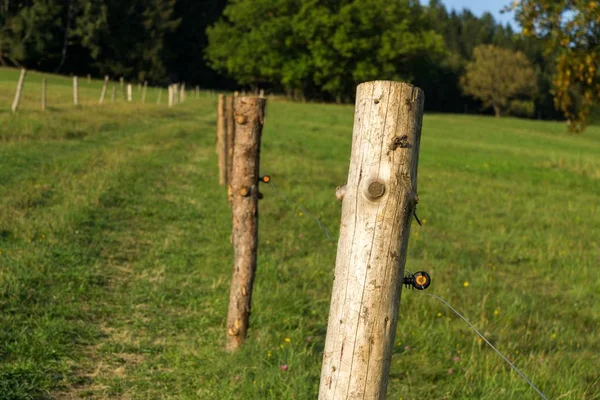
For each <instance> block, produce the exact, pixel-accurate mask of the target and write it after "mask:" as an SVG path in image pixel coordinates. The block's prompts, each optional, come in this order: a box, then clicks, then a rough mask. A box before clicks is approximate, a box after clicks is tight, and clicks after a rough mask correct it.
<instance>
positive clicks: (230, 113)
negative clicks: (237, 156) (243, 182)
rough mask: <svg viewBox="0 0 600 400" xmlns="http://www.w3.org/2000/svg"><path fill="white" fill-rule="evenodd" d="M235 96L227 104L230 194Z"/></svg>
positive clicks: (228, 99)
mask: <svg viewBox="0 0 600 400" xmlns="http://www.w3.org/2000/svg"><path fill="white" fill-rule="evenodd" d="M235 99H236V98H235V97H234V96H229V97H227V101H226V104H225V116H226V126H227V188H228V193H231V176H232V169H233V146H234V144H235V117H234V114H233V113H234V110H233V104H234V101H235ZM229 204H231V194H230V196H229Z"/></svg>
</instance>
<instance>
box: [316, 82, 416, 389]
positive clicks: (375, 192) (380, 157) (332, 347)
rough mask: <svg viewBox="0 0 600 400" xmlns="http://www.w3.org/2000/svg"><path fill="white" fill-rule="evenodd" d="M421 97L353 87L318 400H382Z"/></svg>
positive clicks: (392, 87) (388, 86) (396, 89)
mask: <svg viewBox="0 0 600 400" xmlns="http://www.w3.org/2000/svg"><path fill="white" fill-rule="evenodd" d="M423 104H424V94H423V92H422V91H421V89H419V88H416V87H414V86H412V85H409V84H406V83H399V82H390V81H374V82H366V83H363V84H361V85H359V86H358V89H357V95H356V111H355V118H354V134H353V139H352V154H351V159H350V170H349V173H348V183H347V184H346V187H345V189H343V190H342V189H338V195H337V197H338V199H342V217H341V218H342V219H341V228H340V239H339V242H338V251H337V257H336V265H335V278H334V282H333V292H332V295H331V309H330V313H329V322H328V326H327V337H326V341H325V349H324V354H323V367H322V370H321V382H320V390H319V399H322V400H325V399H332V400H333V399H335V400H338V399H384V398H385V395H386V389H387V383H388V375H389V370H390V363H391V359H392V349H393V346H394V337H395V334H396V323H397V318H398V308H399V303H400V293H401V289H402V281H403V277H404V265H405V262H406V251H407V247H408V236H409V232H410V226H411V221H412V215H413V212H414V209H415V207H416V203H417V162H418V158H419V145H420V137H421V124H422V115H423Z"/></svg>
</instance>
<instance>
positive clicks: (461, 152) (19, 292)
mask: <svg viewBox="0 0 600 400" xmlns="http://www.w3.org/2000/svg"><path fill="white" fill-rule="evenodd" d="M17 76H18V72H17V71H15V70H6V69H2V70H0V398H2V399H23V398H85V397H89V398H108V397H117V398H144V399H146V398H173V399H185V398H188V399H196V398H201V399H217V398H218V399H221V398H223V399H226V398H232V399H312V398H315V397H316V392H317V389H318V381H319V373H320V365H321V351H322V348H323V343H324V337H325V329H326V323H327V315H328V307H329V299H330V290H331V284H332V278H333V267H334V263H335V252H336V242H335V240H333V241H328V240H327V238H326V237H325V234H324V233H323V231H322V230H320V229H319V226H318V225H317V223H316V222H315V221H314V220H313V219H311V218H310V217H309V216H307V215H305V214H303V213H302V212H301V210H300V209H299V208H298V207H293V206H290V205H289V204H287V203H286V202H285V201H284V200H283V199H282V197H280V196H279V194H278V193H277V192H276V191H275V190H274V189H273V188H272V187H268V186H267V187H263V188H262V191H263V193H264V195H265V198H264V200H262V201H261V203H260V248H259V260H258V264H259V266H258V272H257V279H256V284H255V292H254V304H253V313H252V321H251V322H252V327H251V330H250V335H249V338H248V341H247V343H246V345H245V347H244V348H243V349H242V350H241V351H240V352H238V353H236V354H229V353H227V352H225V351H224V350H223V348H224V342H225V321H226V312H227V302H228V297H229V280H230V276H231V266H232V249H231V245H230V243H229V235H230V230H231V221H230V218H231V217H230V209H229V207H228V205H227V200H226V190H225V189H224V188H223V187H220V186H219V185H218V174H217V170H216V164H217V160H216V154H215V148H214V142H215V139H214V138H215V125H216V112H215V110H216V99H215V98H214V97H211V96H208V95H207V94H206V93H202V95H201V97H200V98H199V99H195V98H189V100H188V101H187V102H186V103H184V104H182V105H179V106H176V107H174V108H172V109H168V108H167V107H166V105H165V103H166V92H165V93H163V105H162V106H156V105H154V102H153V101H152V100H151V99H152V98H151V97H149V103H150V104H146V105H141V104H139V103H135V102H134V104H127V103H125V102H124V101H123V100H122V99H119V100H118V102H117V103H116V104H110V103H109V104H105V105H103V106H99V105H97V104H96V103H97V97H98V95H99V92H100V87H101V83H100V82H99V81H94V82H92V83H91V84H87V83H86V82H85V79H81V80H80V85H81V94H80V97H81V98H82V106H80V107H78V108H75V107H73V106H72V104H70V101H71V100H70V99H71V97H70V96H71V90H70V86H69V85H70V79H68V78H61V77H55V76H51V77H49V87H48V101H49V105H50V106H51V109H50V111H49V112H46V113H42V112H41V111H39V110H38V108H39V92H40V90H41V84H40V82H41V79H40V76H39V75H36V74H33V73H32V74H29V75H28V78H27V82H26V86H25V94H24V102H23V106H22V109H21V110H20V111H19V113H17V115H12V114H11V113H10V112H9V108H10V103H11V101H12V96H13V93H14V87H15V82H16V80H17ZM135 90H136V89H134V93H135ZM152 92H153V91H150V92H149V93H152ZM109 93H110V92H109ZM190 97H193V96H190ZM109 98H110V97H109ZM352 118H353V107H352V106H334V105H317V104H304V105H301V104H292V103H285V102H271V103H270V104H269V105H268V111H267V118H266V125H265V130H264V134H263V146H262V150H263V151H262V157H261V164H262V168H261V169H262V171H263V172H268V173H270V174H271V175H272V178H273V182H274V183H275V184H276V185H277V188H278V189H279V190H280V191H282V192H284V193H285V194H286V195H287V196H288V197H289V198H290V199H293V201H295V202H297V203H298V204H301V205H302V206H304V207H306V209H308V210H309V211H311V212H312V213H313V214H315V215H317V216H318V217H319V218H320V219H321V220H322V221H323V223H324V224H325V226H326V227H327V228H328V229H329V231H330V232H331V233H332V235H333V236H334V237H337V234H338V227H339V218H340V205H339V204H338V203H337V202H336V201H335V196H334V192H335V188H336V186H339V185H341V184H343V183H345V178H346V174H347V169H348V160H349V151H350V140H351V132H352ZM419 198H420V203H419V210H418V214H419V217H420V218H421V219H422V220H423V222H424V226H422V227H418V226H416V225H415V226H413V229H412V235H411V240H410V245H409V253H410V254H409V257H408V262H407V269H408V270H412V271H415V270H421V269H422V270H426V271H429V272H430V274H431V275H432V278H433V284H432V286H431V288H430V289H429V292H430V293H435V294H438V295H440V296H442V297H444V298H445V299H447V300H448V301H449V302H450V303H451V304H452V305H454V306H455V307H457V308H458V309H459V310H461V311H463V312H464V314H465V315H466V317H467V318H469V319H470V320H471V321H472V322H473V323H474V324H475V325H476V326H477V327H479V328H480V329H481V330H482V331H483V332H485V334H486V335H487V336H488V338H489V339H490V340H491V341H492V342H493V343H494V344H495V345H496V346H497V347H498V348H499V349H500V350H501V351H503V352H504V353H505V354H506V355H507V356H508V357H509V358H510V359H511V360H513V361H514V362H515V364H516V365H517V366H518V367H519V368H521V369H522V371H523V372H524V373H525V374H527V375H528V376H529V377H530V378H531V379H532V380H533V381H534V382H535V383H536V384H537V385H538V386H539V387H540V389H542V391H544V392H545V393H546V394H547V395H548V397H549V398H559V397H561V396H562V397H561V398H565V399H599V398H600V378H599V377H598V366H597V364H598V354H600V340H599V339H600V337H599V334H598V324H599V322H600V307H598V305H597V295H598V293H599V292H600V269H599V268H598V267H599V266H600V201H599V198H600V129H599V128H598V127H590V128H589V129H588V131H586V132H585V134H584V135H582V136H570V135H567V134H566V133H565V127H564V125H562V124H557V123H549V122H536V121H526V120H516V119H493V118H481V117H469V116H458V115H426V117H425V121H424V128H423V139H422V145H421V157H420V165H419ZM465 282H468V283H469V284H468V286H467V287H465ZM397 332H398V333H397V346H396V347H395V354H394V358H393V366H392V370H391V377H390V385H389V390H388V393H389V396H388V397H389V398H390V399H399V398H402V399H455V398H464V399H467V398H469V399H490V400H491V399H516V398H519V399H535V398H536V395H535V392H534V391H533V390H532V389H531V388H529V387H528V386H527V384H526V383H525V382H523V381H522V380H521V379H520V378H519V377H518V375H517V374H516V373H514V372H512V371H511V370H510V368H509V367H508V366H507V365H506V364H505V363H504V362H503V361H502V360H501V359H500V358H499V357H498V356H497V355H496V354H495V353H493V352H492V351H491V350H490V349H489V348H487V347H486V346H485V344H482V343H481V341H479V340H478V339H477V337H476V336H475V335H474V334H473V332H472V331H470V330H469V328H468V327H467V326H466V325H465V324H464V322H462V321H461V320H460V319H458V318H457V317H456V316H454V315H452V314H451V313H450V312H449V310H448V309H446V308H444V306H443V305H442V304H441V303H439V302H437V301H435V300H434V299H431V298H429V297H426V296H423V295H422V294H421V293H419V292H415V291H413V292H411V291H404V292H403V294H402V304H401V307H400V322H399V325H398V330H397ZM286 338H289V339H290V341H289V342H288V341H286V340H285V339H286ZM281 364H287V365H289V370H288V371H287V372H283V371H281V370H280V365H281Z"/></svg>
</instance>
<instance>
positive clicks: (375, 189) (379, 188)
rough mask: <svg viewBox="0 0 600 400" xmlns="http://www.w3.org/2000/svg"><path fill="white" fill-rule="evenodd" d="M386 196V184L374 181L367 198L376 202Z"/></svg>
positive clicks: (370, 184)
mask: <svg viewBox="0 0 600 400" xmlns="http://www.w3.org/2000/svg"><path fill="white" fill-rule="evenodd" d="M384 194H385V184H384V183H383V182H380V181H372V182H371V183H369V186H368V187H367V197H368V198H369V199H371V200H376V199H378V198H380V197H381V196H383V195H384Z"/></svg>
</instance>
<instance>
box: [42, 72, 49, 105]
mask: <svg viewBox="0 0 600 400" xmlns="http://www.w3.org/2000/svg"><path fill="white" fill-rule="evenodd" d="M47 86H48V83H47V81H46V77H43V78H42V105H41V108H42V111H46V89H47Z"/></svg>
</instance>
